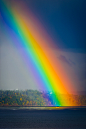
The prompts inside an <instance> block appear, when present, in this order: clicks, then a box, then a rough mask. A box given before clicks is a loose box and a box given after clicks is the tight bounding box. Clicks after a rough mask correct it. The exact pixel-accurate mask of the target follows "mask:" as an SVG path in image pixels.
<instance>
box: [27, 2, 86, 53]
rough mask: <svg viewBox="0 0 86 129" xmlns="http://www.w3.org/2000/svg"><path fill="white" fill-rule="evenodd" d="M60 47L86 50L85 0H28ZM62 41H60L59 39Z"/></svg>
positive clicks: (77, 50) (32, 9)
mask: <svg viewBox="0 0 86 129" xmlns="http://www.w3.org/2000/svg"><path fill="white" fill-rule="evenodd" d="M26 2H27V5H28V7H29V8H30V9H31V11H32V12H33V13H34V14H35V16H36V17H37V18H38V19H39V20H40V21H41V23H42V24H43V26H44V27H45V28H46V30H47V32H48V33H49V35H50V36H51V37H52V38H53V39H54V41H56V44H57V46H58V47H59V48H62V49H64V48H65V49H71V50H72V49H73V50H75V51H76V52H85V51H86V1H85V0H37V1H36V0H30V1H28V0H26ZM58 39H60V40H61V41H62V42H61V43H59V42H57V40H58Z"/></svg>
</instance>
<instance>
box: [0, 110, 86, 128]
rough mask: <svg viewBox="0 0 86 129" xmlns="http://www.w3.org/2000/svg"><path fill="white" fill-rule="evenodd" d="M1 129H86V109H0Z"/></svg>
mask: <svg viewBox="0 0 86 129" xmlns="http://www.w3.org/2000/svg"><path fill="white" fill-rule="evenodd" d="M0 128H32V129H34V128H39V129H41V128H42V129H47V128H49V129H50V128H52V129H86V108H84V109H82V108H81V109H79V110H77V109H76V110H74V109H73V110H72V109H64V110H26V109H22V110H10V109H0Z"/></svg>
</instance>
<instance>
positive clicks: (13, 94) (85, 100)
mask: <svg viewBox="0 0 86 129" xmlns="http://www.w3.org/2000/svg"><path fill="white" fill-rule="evenodd" d="M52 96H54V93H53V92H52V93H51V92H44V91H43V92H40V91H38V90H24V91H23V90H0V106H1V107H2V106H54V105H57V106H58V104H57V103H56V102H55V100H54V99H52V98H53V97H52ZM65 96H66V95H64V94H59V97H60V98H61V97H62V98H64V100H63V101H65V102H66V101H69V104H70V105H65V106H73V105H72V104H74V106H75V103H76V104H77V105H78V106H86V95H72V94H69V95H67V97H65ZM71 98H72V99H71Z"/></svg>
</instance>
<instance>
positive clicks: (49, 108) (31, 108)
mask: <svg viewBox="0 0 86 129" xmlns="http://www.w3.org/2000/svg"><path fill="white" fill-rule="evenodd" d="M0 109H10V110H20V109H28V110H64V109H70V110H79V109H86V106H60V107H50V106H49V107H47V106H46V107H40V106H39V107H36V106H32V107H27V106H26V107H19V106H18V107H0Z"/></svg>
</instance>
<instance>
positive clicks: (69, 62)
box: [58, 55, 75, 66]
mask: <svg viewBox="0 0 86 129" xmlns="http://www.w3.org/2000/svg"><path fill="white" fill-rule="evenodd" d="M58 58H59V60H61V61H62V62H64V63H66V64H68V65H69V66H72V65H75V63H74V62H73V61H71V59H69V60H68V59H67V58H66V57H65V56H63V55H60V56H59V57H58Z"/></svg>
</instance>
